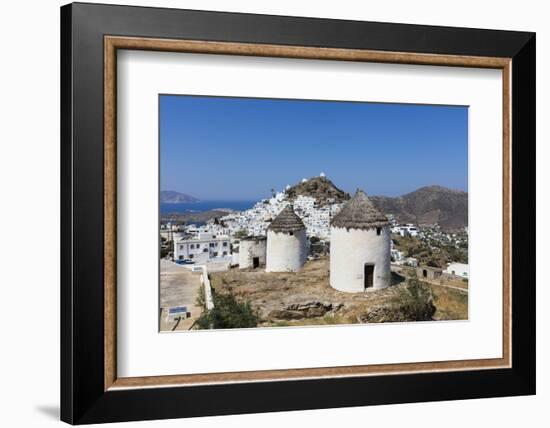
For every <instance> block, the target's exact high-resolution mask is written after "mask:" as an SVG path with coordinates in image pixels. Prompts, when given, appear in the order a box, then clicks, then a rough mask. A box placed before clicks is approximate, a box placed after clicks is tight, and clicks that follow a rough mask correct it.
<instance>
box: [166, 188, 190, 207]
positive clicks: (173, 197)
mask: <svg viewBox="0 0 550 428" xmlns="http://www.w3.org/2000/svg"><path fill="white" fill-rule="evenodd" d="M188 202H199V199H197V198H195V197H194V196H190V195H186V194H185V193H179V192H175V191H173V190H161V191H160V203H161V204H181V203H188Z"/></svg>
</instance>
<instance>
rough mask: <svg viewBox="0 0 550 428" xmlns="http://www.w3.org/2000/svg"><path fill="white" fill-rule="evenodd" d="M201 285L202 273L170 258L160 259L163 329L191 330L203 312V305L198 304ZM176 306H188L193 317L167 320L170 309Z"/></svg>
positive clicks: (161, 326) (161, 322) (161, 328)
mask: <svg viewBox="0 0 550 428" xmlns="http://www.w3.org/2000/svg"><path fill="white" fill-rule="evenodd" d="M201 287H202V285H201V281H200V274H198V273H192V272H191V271H189V270H188V269H186V268H184V267H183V266H180V265H177V264H175V263H172V262H170V261H168V260H161V261H160V307H161V311H160V312H161V314H160V317H161V318H160V330H161V331H171V330H173V329H174V327H176V330H189V328H190V327H191V326H192V325H193V323H194V322H195V321H196V320H197V318H199V316H200V315H201V313H202V307H201V306H197V304H196V302H197V296H198V293H199V290H200V288H201ZM175 306H186V307H187V311H188V312H191V317H190V318H184V319H182V320H180V322H175V321H167V320H166V314H167V313H168V309H169V308H172V307H175Z"/></svg>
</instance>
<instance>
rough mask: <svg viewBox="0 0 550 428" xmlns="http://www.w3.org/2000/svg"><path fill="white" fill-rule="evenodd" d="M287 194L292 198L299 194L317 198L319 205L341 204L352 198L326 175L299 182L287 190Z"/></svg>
mask: <svg viewBox="0 0 550 428" xmlns="http://www.w3.org/2000/svg"><path fill="white" fill-rule="evenodd" d="M286 195H287V198H289V199H290V200H293V199H295V198H296V197H297V196H299V195H302V196H310V197H312V198H315V199H316V200H317V204H318V205H319V206H324V205H327V204H339V203H342V202H345V201H347V200H348V199H349V198H350V195H349V193H346V192H344V191H343V190H340V189H339V188H338V187H336V186H335V185H334V183H333V182H332V181H330V180H329V179H328V178H326V177H313V178H310V179H308V180H307V181H306V182H303V183H298V184H296V185H294V186H292V187H291V188H290V189H288V190H286Z"/></svg>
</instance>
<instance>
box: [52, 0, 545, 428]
mask: <svg viewBox="0 0 550 428" xmlns="http://www.w3.org/2000/svg"><path fill="white" fill-rule="evenodd" d="M61 54H62V55H61V56H62V63H61V83H62V84H61V104H62V111H61V130H62V134H61V156H62V159H61V165H62V171H61V176H62V180H61V191H62V207H61V212H62V219H61V222H62V228H61V229H62V235H61V243H62V249H61V251H62V265H61V272H62V283H61V339H62V343H61V358H62V361H61V367H62V370H61V390H62V395H61V417H62V420H64V421H66V422H69V423H72V424H85V423H98V422H117V421H129V420H145V419H162V418H178V417H190V416H202V415H223V414H232V413H233V414H235V413H252V412H256V413H257V412H270V411H282V410H298V409H315V408H328V407H344V406H363V405H374V404H389V403H406V402H417V401H435V400H452V399H465V398H481V397H496V396H511V395H527V394H534V393H535V334H534V331H535V257H534V255H535V222H534V220H535V35H534V34H533V33H526V32H511V31H496V30H481V29H465V28H447V27H434V26H417V25H407V24H390V23H372V22H354V21H338V20H326V19H312V18H293V17H281V16H266V15H249V14H233V13H220V12H204V11H191V10H175V9H156V8H140V7H128V6H108V5H92V4H78V3H76V4H70V5H67V6H64V7H62V8H61ZM213 403H215V404H213Z"/></svg>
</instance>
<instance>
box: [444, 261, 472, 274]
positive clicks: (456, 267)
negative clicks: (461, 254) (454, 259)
mask: <svg viewBox="0 0 550 428" xmlns="http://www.w3.org/2000/svg"><path fill="white" fill-rule="evenodd" d="M443 272H445V273H446V274H449V275H456V276H461V277H462V278H468V273H469V269H468V265H467V264H466V263H450V264H449V266H447V269H445V270H444V271H443Z"/></svg>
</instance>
